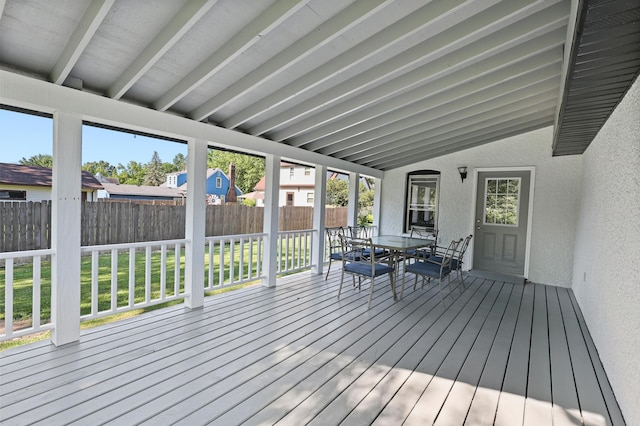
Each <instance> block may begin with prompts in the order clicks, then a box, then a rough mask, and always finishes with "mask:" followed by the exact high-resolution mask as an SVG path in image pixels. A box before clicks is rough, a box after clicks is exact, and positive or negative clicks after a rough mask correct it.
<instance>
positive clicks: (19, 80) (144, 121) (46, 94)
mask: <svg viewBox="0 0 640 426" xmlns="http://www.w3.org/2000/svg"><path fill="white" fill-rule="evenodd" d="M0 104H4V105H9V106H14V107H18V108H26V109H30V110H34V111H40V112H44V113H49V114H53V113H54V112H55V111H67V112H69V113H76V114H79V115H80V116H81V117H82V119H83V120H88V121H92V122H95V123H98V124H104V125H107V126H114V127H121V128H124V129H127V130H132V131H135V132H144V133H150V134H153V135H157V136H161V137H169V138H173V139H178V140H189V139H204V140H206V141H207V142H208V145H209V147H213V148H227V149H231V150H235V151H242V152H246V153H248V154H256V155H260V156H264V155H265V154H271V155H275V156H278V157H281V158H283V159H284V160H285V161H288V160H295V161H293V162H296V163H307V164H310V165H312V164H324V165H326V166H327V167H331V169H332V170H338V171H343V172H344V171H349V172H357V173H360V174H363V175H365V176H371V177H377V178H382V177H383V176H384V172H383V171H381V170H377V169H374V168H371V167H367V166H362V165H360V164H355V163H350V162H348V161H345V160H340V159H338V158H335V157H330V156H328V155H322V154H319V153H317V152H311V151H308V150H305V149H302V148H296V147H293V146H290V145H287V144H283V143H279V142H274V141H272V140H268V139H264V138H261V137H258V136H253V135H248V134H246V133H242V132H239V131H235V130H230V129H225V128H222V127H218V126H214V125H211V124H206V123H202V122H199V121H194V120H191V119H189V118H185V117H180V116H177V115H175V114H172V113H169V112H160V111H156V110H153V109H150V108H145V107H142V106H139V105H134V104H132V103H128V102H123V101H119V100H115V99H110V98H106V97H103V96H99V95H97V94H93V93H89V92H82V91H79V90H76V89H72V88H69V87H65V86H58V85H56V84H52V83H49V82H47V81H43V80H37V79H35V78H31V77H27V76H23V75H19V74H16V73H13V72H9V71H5V70H2V69H0ZM278 169H279V166H278Z"/></svg>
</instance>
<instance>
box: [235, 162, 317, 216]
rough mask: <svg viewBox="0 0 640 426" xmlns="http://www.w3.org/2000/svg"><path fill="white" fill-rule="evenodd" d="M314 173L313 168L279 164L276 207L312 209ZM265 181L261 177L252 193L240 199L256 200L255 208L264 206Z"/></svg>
mask: <svg viewBox="0 0 640 426" xmlns="http://www.w3.org/2000/svg"><path fill="white" fill-rule="evenodd" d="M315 176H316V172H315V169H314V168H313V167H306V166H301V165H298V164H290V163H280V190H279V195H278V205H279V206H280V207H282V206H296V207H300V206H307V207H313V197H314V189H315ZM265 185H266V179H265V177H263V178H262V179H260V181H258V183H256V186H254V187H253V192H250V193H248V194H245V195H243V196H242V197H240V198H250V199H254V200H256V206H258V207H263V206H264V191H265Z"/></svg>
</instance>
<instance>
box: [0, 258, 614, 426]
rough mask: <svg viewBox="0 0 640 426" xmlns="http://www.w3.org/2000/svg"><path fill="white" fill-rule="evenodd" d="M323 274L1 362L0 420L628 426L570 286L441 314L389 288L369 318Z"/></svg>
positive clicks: (35, 347) (474, 285) (520, 290)
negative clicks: (396, 295) (398, 298)
mask: <svg viewBox="0 0 640 426" xmlns="http://www.w3.org/2000/svg"><path fill="white" fill-rule="evenodd" d="M323 278H324V277H321V276H312V275H310V274H309V273H301V274H295V275H291V276H287V277H283V278H281V279H279V281H278V286H277V287H276V288H263V287H259V286H256V287H249V288H244V289H242V290H239V291H236V292H230V293H225V294H222V295H218V296H215V297H210V298H206V300H205V306H204V307H203V308H202V309H196V310H188V309H185V308H184V307H182V306H173V307H170V308H166V309H161V310H158V311H154V312H151V313H147V314H144V315H141V316H138V317H134V318H130V319H128V320H124V321H120V322H118V323H114V324H110V325H106V326H103V327H97V328H94V329H90V330H84V331H83V332H82V333H81V341H80V343H77V344H71V345H66V346H63V347H60V348H56V347H54V346H53V345H50V344H47V343H43V342H39V343H36V344H32V345H27V346H24V347H20V348H14V349H10V350H7V351H5V352H3V353H0V369H1V370H2V375H1V376H0V377H1V380H0V423H2V424H3V425H5V424H6V425H23V424H47V425H56V424H79V425H80V424H83V425H86V424H103V423H107V424H116V425H117V424H122V425H130V424H137V423H142V424H150V425H151V424H153V425H163V424H175V423H178V424H189V425H191V424H205V423H211V424H221V425H229V424H249V425H254V424H283V425H300V424H318V425H332V424H340V423H343V424H348V425H352V424H354V425H355V424H363V425H364V424H372V423H375V424H401V423H405V424H432V423H436V424H444V425H451V424H453V425H455V424H464V423H465V422H466V424H471V425H477V424H510V425H513V424H525V423H526V422H529V421H530V423H531V424H534V423H536V422H539V421H542V420H540V419H544V421H546V420H547V419H551V417H552V416H553V421H554V424H580V423H582V422H584V424H598V423H597V422H599V421H604V422H608V423H603V424H616V425H618V424H624V420H623V418H622V415H621V413H620V411H619V408H618V406H617V403H616V402H615V397H614V395H613V392H612V391H611V388H610V386H609V382H608V381H607V380H606V375H605V373H604V370H603V369H602V366H601V364H600V361H599V359H598V357H597V352H596V351H595V347H594V346H593V342H592V341H591V339H590V337H589V333H588V330H587V329H586V325H585V324H584V319H583V318H582V316H581V315H580V312H579V309H577V304H575V300H574V299H573V296H572V294H571V291H570V290H567V289H561V288H556V287H549V286H543V285H537V284H530V283H528V284H525V285H521V284H511V283H503V282H495V281H491V280H485V279H482V278H475V279H473V278H471V279H467V280H466V281H467V282H466V289H465V290H464V291H463V292H461V291H459V289H461V287H460V285H461V283H460V282H458V281H457V280H456V281H454V282H453V284H454V289H453V291H452V293H451V294H450V295H448V296H447V297H446V298H445V304H444V305H443V304H442V303H441V302H440V298H439V295H438V293H437V289H436V288H434V287H433V286H425V288H424V289H420V288H418V289H417V290H416V291H412V289H411V288H409V289H408V291H407V293H406V294H405V296H404V298H403V299H402V300H401V301H394V300H393V299H392V297H391V293H390V291H389V288H388V281H385V280H380V281H379V282H378V283H377V285H376V291H375V292H374V298H373V302H372V306H371V309H367V299H368V295H369V290H368V285H364V286H363V288H362V290H357V289H353V288H352V286H351V283H350V282H348V283H346V285H345V288H343V294H342V296H341V298H340V300H339V301H338V300H337V299H336V294H337V289H338V285H339V278H340V270H339V269H338V268H336V270H332V272H331V274H330V276H329V279H328V280H326V281H325V280H324V279H323ZM541 416H542V417H541ZM576 422H577V423H576Z"/></svg>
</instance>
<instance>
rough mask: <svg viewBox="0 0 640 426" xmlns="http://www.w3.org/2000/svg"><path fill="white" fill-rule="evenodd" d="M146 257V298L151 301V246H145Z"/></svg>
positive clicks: (146, 300)
mask: <svg viewBox="0 0 640 426" xmlns="http://www.w3.org/2000/svg"><path fill="white" fill-rule="evenodd" d="M144 253H145V258H144V300H145V302H147V303H149V302H151V246H147V247H145V251H144Z"/></svg>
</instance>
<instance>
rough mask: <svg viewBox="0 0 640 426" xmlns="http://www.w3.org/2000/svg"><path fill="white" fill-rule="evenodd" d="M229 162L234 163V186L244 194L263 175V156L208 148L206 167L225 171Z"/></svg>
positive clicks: (249, 190) (227, 169)
mask: <svg viewBox="0 0 640 426" xmlns="http://www.w3.org/2000/svg"><path fill="white" fill-rule="evenodd" d="M230 163H233V164H235V165H236V186H237V187H238V188H240V190H241V191H242V192H243V193H245V194H246V193H247V192H251V191H253V187H254V186H256V183H258V181H259V180H260V179H262V177H263V176H264V171H265V163H264V158H261V157H254V156H253V155H245V154H237V153H235V152H228V151H219V150H215V149H210V150H209V152H208V154H207V167H209V168H216V167H217V168H219V169H220V170H222V171H223V172H225V173H227V172H228V171H229V164H230Z"/></svg>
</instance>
